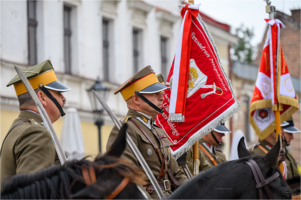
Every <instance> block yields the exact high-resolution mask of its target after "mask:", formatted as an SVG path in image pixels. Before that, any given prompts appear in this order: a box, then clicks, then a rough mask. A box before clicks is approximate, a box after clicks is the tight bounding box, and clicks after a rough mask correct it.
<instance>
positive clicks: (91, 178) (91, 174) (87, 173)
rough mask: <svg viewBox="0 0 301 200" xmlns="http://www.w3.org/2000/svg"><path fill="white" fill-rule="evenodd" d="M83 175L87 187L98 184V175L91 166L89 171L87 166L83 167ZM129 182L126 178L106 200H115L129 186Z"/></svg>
mask: <svg viewBox="0 0 301 200" xmlns="http://www.w3.org/2000/svg"><path fill="white" fill-rule="evenodd" d="M82 174H83V178H84V180H85V183H86V185H87V186H89V185H92V184H93V183H95V182H96V175H95V171H94V169H93V167H91V166H89V169H87V166H86V165H83V166H82ZM129 181H130V178H129V177H124V178H123V180H122V181H121V183H120V184H119V185H118V186H117V187H116V188H115V190H114V191H113V192H112V193H111V194H110V195H109V196H107V197H106V198H105V199H114V198H115V197H116V196H117V195H118V194H119V193H120V192H121V191H122V190H123V189H124V188H125V186H127V184H128V183H129Z"/></svg>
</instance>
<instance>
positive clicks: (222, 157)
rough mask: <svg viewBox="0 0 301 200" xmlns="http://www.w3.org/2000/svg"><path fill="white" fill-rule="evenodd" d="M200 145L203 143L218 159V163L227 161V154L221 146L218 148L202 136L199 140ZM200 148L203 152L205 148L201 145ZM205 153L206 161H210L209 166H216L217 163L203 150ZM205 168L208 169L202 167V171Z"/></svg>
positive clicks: (216, 159) (214, 157) (213, 156)
mask: <svg viewBox="0 0 301 200" xmlns="http://www.w3.org/2000/svg"><path fill="white" fill-rule="evenodd" d="M199 145H202V146H203V147H204V148H205V149H206V151H207V152H208V153H209V154H210V156H211V157H212V158H213V159H214V160H215V161H216V163H217V164H220V163H223V162H226V161H227V159H226V156H225V154H224V153H223V152H222V151H221V150H220V149H219V148H217V147H216V146H213V145H210V144H209V143H208V142H207V141H206V140H205V139H203V138H202V139H201V140H200V141H199ZM199 150H200V151H202V152H203V150H201V149H200V147H199ZM203 154H204V157H205V161H207V163H209V165H210V167H209V168H211V167H214V166H215V165H214V164H213V162H212V161H211V160H210V158H209V157H208V156H207V155H206V153H205V152H203ZM204 170H206V169H200V172H201V171H204Z"/></svg>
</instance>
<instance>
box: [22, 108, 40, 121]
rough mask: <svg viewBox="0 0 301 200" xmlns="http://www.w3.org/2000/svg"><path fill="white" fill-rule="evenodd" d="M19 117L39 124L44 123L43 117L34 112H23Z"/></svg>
mask: <svg viewBox="0 0 301 200" xmlns="http://www.w3.org/2000/svg"><path fill="white" fill-rule="evenodd" d="M19 117H20V118H26V119H33V120H35V121H36V122H38V123H42V122H43V119H42V117H41V116H40V115H39V114H38V113H36V112H34V111H32V110H21V112H20V114H19Z"/></svg>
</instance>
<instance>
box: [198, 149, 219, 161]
mask: <svg viewBox="0 0 301 200" xmlns="http://www.w3.org/2000/svg"><path fill="white" fill-rule="evenodd" d="M199 147H200V148H201V149H202V151H204V153H205V154H206V155H207V156H208V158H209V159H210V160H211V162H212V163H213V164H214V166H216V165H217V162H216V161H215V159H214V158H213V157H212V156H211V155H210V153H209V152H208V151H207V150H206V149H205V148H204V147H203V146H202V145H201V144H199Z"/></svg>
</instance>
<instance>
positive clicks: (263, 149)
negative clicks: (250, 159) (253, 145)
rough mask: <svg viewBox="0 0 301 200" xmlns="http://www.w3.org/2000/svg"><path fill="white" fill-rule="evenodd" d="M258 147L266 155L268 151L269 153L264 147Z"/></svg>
mask: <svg viewBox="0 0 301 200" xmlns="http://www.w3.org/2000/svg"><path fill="white" fill-rule="evenodd" d="M258 147H259V148H260V149H261V150H262V151H263V152H264V153H265V154H267V153H268V151H267V150H266V149H265V148H263V146H261V145H260V144H259V145H258Z"/></svg>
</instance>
